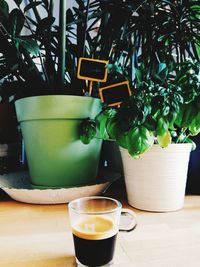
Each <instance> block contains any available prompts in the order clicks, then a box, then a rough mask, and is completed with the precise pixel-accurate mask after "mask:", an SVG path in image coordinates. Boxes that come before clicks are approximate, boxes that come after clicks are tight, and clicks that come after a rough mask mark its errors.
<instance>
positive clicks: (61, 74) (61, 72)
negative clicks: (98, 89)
mask: <svg viewBox="0 0 200 267" xmlns="http://www.w3.org/2000/svg"><path fill="white" fill-rule="evenodd" d="M66 3H67V1H66V0H60V12H59V28H60V36H59V37H60V40H59V55H58V74H57V75H58V93H61V92H63V89H64V84H65V61H66V60H65V47H66V37H65V33H66Z"/></svg>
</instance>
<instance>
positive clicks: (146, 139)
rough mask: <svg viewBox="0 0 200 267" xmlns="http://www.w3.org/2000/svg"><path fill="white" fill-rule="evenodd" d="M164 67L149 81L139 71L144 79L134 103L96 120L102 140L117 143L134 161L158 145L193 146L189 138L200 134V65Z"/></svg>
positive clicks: (186, 64) (140, 83)
mask: <svg viewBox="0 0 200 267" xmlns="http://www.w3.org/2000/svg"><path fill="white" fill-rule="evenodd" d="M163 66H164V65H163V64H162V65H161V66H159V68H158V69H159V70H162V71H161V72H156V73H155V75H154V76H152V77H146V80H145V76H146V73H147V72H144V70H143V71H142V70H139V69H138V70H137V72H138V76H140V77H142V76H143V79H142V81H138V87H137V89H135V91H134V92H133V94H132V96H131V97H130V99H129V100H127V101H126V102H124V103H122V105H121V106H120V108H115V109H113V108H106V109H105V110H104V111H102V113H101V114H99V115H98V116H97V118H96V120H97V125H98V126H99V127H98V128H99V131H100V134H101V136H102V138H104V139H106V138H108V139H109V138H110V139H113V140H116V141H117V143H118V144H119V145H120V146H122V147H124V148H126V149H128V151H129V153H130V154H131V155H132V156H133V157H138V156H139V155H140V154H142V153H144V152H145V151H146V150H148V149H149V148H150V147H151V146H152V145H153V144H154V143H158V144H159V145H160V146H161V147H166V146H168V145H169V144H170V143H186V142H191V143H193V142H192V140H191V139H190V138H189V137H190V136H193V135H197V134H198V133H199V132H200V115H199V114H200V105H199V100H200V63H197V62H192V61H187V62H184V63H180V64H177V65H176V66H175V67H174V69H172V70H171V71H169V70H167V67H166V65H165V68H163ZM164 69H165V74H166V76H165V79H163V71H164ZM142 72H144V74H143V73H142ZM160 75H161V76H160ZM161 77H162V79H161ZM159 80H160V83H159V82H158V81H159ZM101 124H103V127H102V125H101ZM102 128H103V129H104V132H103V131H102V130H101V129H102ZM105 132H106V135H105ZM193 146H194V144H193ZM193 148H194V147H193Z"/></svg>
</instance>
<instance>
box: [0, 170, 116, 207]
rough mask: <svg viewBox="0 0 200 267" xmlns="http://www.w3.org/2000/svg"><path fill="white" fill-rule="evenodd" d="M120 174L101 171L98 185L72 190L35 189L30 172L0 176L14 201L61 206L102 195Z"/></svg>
mask: <svg viewBox="0 0 200 267" xmlns="http://www.w3.org/2000/svg"><path fill="white" fill-rule="evenodd" d="M119 178H120V174H119V173H115V172H112V171H108V170H103V171H100V172H99V174H98V177H97V179H96V183H94V184H89V185H84V186H79V187H70V188H55V189H33V188H32V186H31V182H30V178H29V174H28V172H16V173H10V174H5V175H0V188H1V189H3V190H4V191H5V192H6V193H7V194H8V195H9V196H10V197H11V198H12V199H14V200H17V201H20V202H24V203H30V204H61V203H67V202H69V201H71V200H73V199H76V198H80V197H85V196H94V195H100V194H102V193H103V192H105V191H106V189H107V188H108V187H109V186H110V185H111V184H112V183H113V182H114V181H116V180H117V179H119Z"/></svg>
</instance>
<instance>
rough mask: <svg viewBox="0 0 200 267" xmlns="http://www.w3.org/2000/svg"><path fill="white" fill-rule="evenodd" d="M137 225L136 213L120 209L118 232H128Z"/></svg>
mask: <svg viewBox="0 0 200 267" xmlns="http://www.w3.org/2000/svg"><path fill="white" fill-rule="evenodd" d="M136 226H137V219H136V214H135V212H133V211H132V210H130V209H124V208H123V209H122V210H121V218H120V225H119V231H120V232H130V231H133V230H134V229H135V228H136Z"/></svg>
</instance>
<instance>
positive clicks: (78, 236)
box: [72, 216, 117, 266]
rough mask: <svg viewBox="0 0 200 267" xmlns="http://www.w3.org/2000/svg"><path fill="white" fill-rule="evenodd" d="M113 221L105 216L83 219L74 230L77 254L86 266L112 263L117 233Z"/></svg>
mask: <svg viewBox="0 0 200 267" xmlns="http://www.w3.org/2000/svg"><path fill="white" fill-rule="evenodd" d="M114 229H115V227H114V224H113V222H112V220H110V219H109V218H106V217H103V216H91V217H90V218H84V217H82V218H81V219H80V220H79V222H78V223H77V224H76V225H75V226H74V228H72V233H73V239H74V247H75V254H76V258H77V259H78V261H79V262H80V263H82V264H84V265H86V266H102V265H105V264H107V263H109V262H111V261H112V259H113V254H114V248H115V241H116V237H117V233H116V231H115V230H114Z"/></svg>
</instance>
